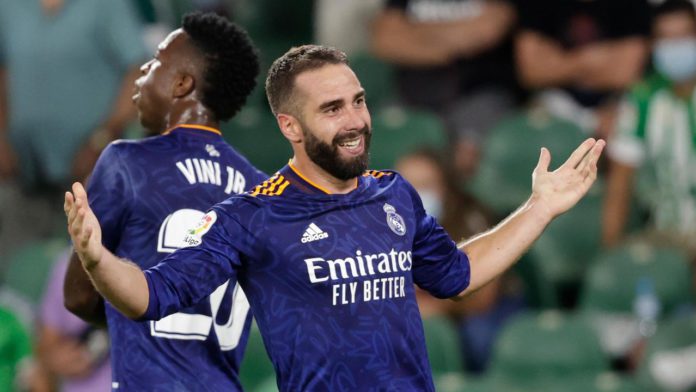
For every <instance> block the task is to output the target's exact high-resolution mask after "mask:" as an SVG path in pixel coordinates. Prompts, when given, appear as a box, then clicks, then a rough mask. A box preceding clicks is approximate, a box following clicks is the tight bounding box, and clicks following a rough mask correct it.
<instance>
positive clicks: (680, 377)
mask: <svg viewBox="0 0 696 392" xmlns="http://www.w3.org/2000/svg"><path fill="white" fill-rule="evenodd" d="M695 370H696V317H694V316H691V317H679V318H674V319H672V320H669V321H667V322H665V323H663V324H662V325H660V327H659V328H658V329H657V333H656V334H655V335H654V336H653V337H652V338H651V339H650V340H649V341H648V344H647V348H646V351H645V355H644V357H643V360H642V361H641V363H640V365H639V367H638V376H637V378H638V381H639V383H640V385H641V386H643V387H644V388H645V390H646V391H657V390H667V391H691V392H694V391H696V371H695Z"/></svg>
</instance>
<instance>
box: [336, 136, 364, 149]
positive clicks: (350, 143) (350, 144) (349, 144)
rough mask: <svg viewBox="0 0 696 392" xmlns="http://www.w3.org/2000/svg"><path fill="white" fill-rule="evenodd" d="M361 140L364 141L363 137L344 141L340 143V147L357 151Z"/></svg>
mask: <svg viewBox="0 0 696 392" xmlns="http://www.w3.org/2000/svg"><path fill="white" fill-rule="evenodd" d="M361 139H362V136H358V137H356V138H353V139H348V140H344V141H342V142H341V143H338V145H339V146H341V147H343V148H348V149H355V148H357V147H358V146H360V140H361Z"/></svg>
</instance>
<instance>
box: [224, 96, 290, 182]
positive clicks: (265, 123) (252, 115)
mask: <svg viewBox="0 0 696 392" xmlns="http://www.w3.org/2000/svg"><path fill="white" fill-rule="evenodd" d="M221 128H222V134H223V136H224V137H225V139H226V140H227V141H228V142H229V143H230V144H232V146H233V147H234V148H235V149H237V151H239V152H240V153H242V154H243V155H244V156H245V157H247V159H249V161H250V162H251V163H252V164H254V166H256V167H257V168H258V169H260V170H263V171H265V172H266V173H267V174H269V175H272V174H273V173H275V172H276V171H278V169H280V168H281V167H283V166H285V165H286V164H287V163H288V160H289V159H290V158H292V150H291V148H290V143H289V142H288V141H287V139H285V137H283V134H282V133H281V132H280V129H279V128H278V123H277V122H276V119H275V117H274V116H273V115H272V114H271V112H270V110H266V109H262V108H260V107H256V106H248V107H246V108H244V109H243V110H242V111H241V112H240V113H239V114H237V115H236V116H235V117H234V118H233V119H232V120H231V121H229V122H228V123H225V124H223V125H222V127H221Z"/></svg>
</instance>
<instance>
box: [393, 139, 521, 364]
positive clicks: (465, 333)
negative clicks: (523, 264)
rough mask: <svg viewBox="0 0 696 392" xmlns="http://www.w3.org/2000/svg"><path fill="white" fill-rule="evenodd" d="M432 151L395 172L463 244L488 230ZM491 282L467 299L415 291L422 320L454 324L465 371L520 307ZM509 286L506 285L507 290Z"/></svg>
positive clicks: (487, 219)
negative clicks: (447, 318) (438, 319)
mask: <svg viewBox="0 0 696 392" xmlns="http://www.w3.org/2000/svg"><path fill="white" fill-rule="evenodd" d="M440 155H441V154H438V153H437V152H436V151H433V150H428V149H423V150H418V151H415V152H413V153H410V154H407V155H405V156H403V157H402V158H401V159H399V161H398V162H397V163H396V170H397V171H398V172H399V173H401V175H403V176H404V178H405V179H406V180H408V181H409V182H410V183H411V184H412V185H413V187H414V188H415V189H416V191H417V192H418V195H419V196H420V198H421V200H422V201H423V207H424V208H425V211H426V212H427V213H428V214H430V215H431V216H433V217H435V218H436V219H437V220H438V222H439V223H440V224H441V225H442V227H443V228H444V229H445V230H446V231H447V233H448V234H449V235H450V237H452V239H453V240H455V241H459V240H463V239H465V238H467V237H469V236H472V235H474V234H476V233H481V232H483V231H485V230H486V229H488V228H489V227H491V226H493V224H494V221H493V220H492V217H491V215H490V214H489V213H488V211H486V209H485V208H484V207H483V206H482V205H481V204H480V203H479V202H478V201H476V200H475V199H474V198H472V197H471V196H469V195H467V194H463V193H461V192H458V191H456V190H455V188H454V186H453V185H454V181H453V180H452V175H451V171H450V170H449V169H448V168H447V166H446V165H445V164H444V163H443V160H442V159H441V157H440ZM505 280H509V279H508V277H503V278H500V279H496V280H494V281H492V282H491V283H489V284H488V285H486V286H484V287H483V288H481V289H480V290H479V291H478V292H476V293H475V294H473V295H471V296H470V297H468V298H466V299H464V300H462V301H458V302H453V301H449V300H440V299H436V298H434V297H432V296H431V295H430V294H428V293H426V292H425V291H422V290H419V289H417V290H416V295H417V298H418V305H419V308H420V311H421V315H422V316H423V318H427V317H431V316H441V315H449V316H452V317H454V318H455V319H457V320H458V322H459V327H460V328H459V329H460V336H461V339H462V342H461V347H462V350H463V354H464V358H465V364H466V367H467V369H468V370H470V371H472V372H476V373H480V372H483V371H484V370H485V368H486V366H487V364H488V360H489V358H490V354H491V350H492V348H493V343H494V341H495V338H496V336H497V333H498V331H499V330H500V328H501V327H502V326H503V324H504V322H505V321H506V320H507V319H508V317H509V316H511V315H512V314H514V313H516V312H517V311H518V310H520V309H521V308H522V301H521V299H520V296H519V293H515V294H517V295H507V294H506V293H504V290H503V286H502V282H503V281H505ZM508 288H509V287H508Z"/></svg>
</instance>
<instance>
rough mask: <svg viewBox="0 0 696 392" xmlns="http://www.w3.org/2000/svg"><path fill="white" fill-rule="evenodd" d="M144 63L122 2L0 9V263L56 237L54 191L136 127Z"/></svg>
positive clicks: (48, 0) (41, 2)
mask: <svg viewBox="0 0 696 392" xmlns="http://www.w3.org/2000/svg"><path fill="white" fill-rule="evenodd" d="M144 57H145V51H144V46H143V43H142V36H141V34H140V25H139V22H138V19H137V17H136V15H135V12H134V11H133V9H132V8H131V2H130V1H111V0H93V1H66V0H27V1H2V2H0V205H2V206H3V207H4V208H3V209H2V210H0V259H2V256H3V255H5V254H6V252H7V253H10V251H11V250H12V249H13V248H14V247H16V246H19V245H21V243H22V242H24V241H27V240H30V239H33V238H37V237H42V236H44V237H45V236H49V235H50V234H51V233H52V232H55V231H56V227H55V226H56V223H58V226H59V227H60V223H59V222H61V221H62V215H63V212H62V211H61V207H60V206H61V204H62V203H61V201H60V200H61V197H62V189H65V187H66V186H67V184H70V183H71V182H72V181H74V180H83V179H84V178H85V176H87V174H88V173H89V172H90V171H91V169H92V166H93V165H94V163H95V162H96V159H97V157H98V156H99V153H100V152H101V149H102V148H104V147H105V146H106V145H107V143H108V142H109V141H111V140H113V139H116V138H118V137H120V135H121V133H122V132H123V131H124V129H125V128H126V126H127V125H128V124H129V123H130V121H132V120H133V119H134V118H135V117H134V116H135V110H134V108H133V104H132V102H131V96H132V94H133V81H134V80H135V78H136V77H137V76H138V73H139V70H138V69H139V64H140V63H141V60H142V59H143V58H144Z"/></svg>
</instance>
